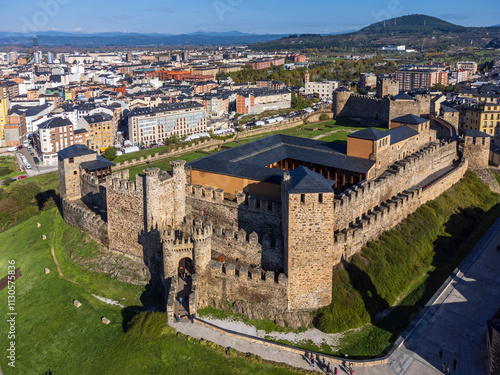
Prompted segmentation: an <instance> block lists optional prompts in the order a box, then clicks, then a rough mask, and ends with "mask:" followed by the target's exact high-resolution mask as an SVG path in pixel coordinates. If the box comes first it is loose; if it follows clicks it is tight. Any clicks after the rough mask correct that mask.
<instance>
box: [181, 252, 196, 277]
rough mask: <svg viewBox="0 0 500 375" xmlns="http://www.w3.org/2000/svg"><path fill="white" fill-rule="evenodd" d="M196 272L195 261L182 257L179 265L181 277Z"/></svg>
mask: <svg viewBox="0 0 500 375" xmlns="http://www.w3.org/2000/svg"><path fill="white" fill-rule="evenodd" d="M193 273H194V262H193V260H192V259H191V258H187V257H186V258H182V259H181V260H179V264H178V266H177V275H178V276H179V277H181V278H183V277H186V276H191V275H192V274H193Z"/></svg>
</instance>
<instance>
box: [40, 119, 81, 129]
mask: <svg viewBox="0 0 500 375" xmlns="http://www.w3.org/2000/svg"><path fill="white" fill-rule="evenodd" d="M72 125H73V123H72V122H71V121H70V120H68V119H66V118H62V117H52V118H50V119H48V120H47V121H44V122H42V123H41V124H40V125H38V129H53V128H60V127H62V126H72Z"/></svg>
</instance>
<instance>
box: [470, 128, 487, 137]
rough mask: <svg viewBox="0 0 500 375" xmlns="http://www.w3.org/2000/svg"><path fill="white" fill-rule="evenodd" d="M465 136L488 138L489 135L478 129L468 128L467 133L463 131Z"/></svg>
mask: <svg viewBox="0 0 500 375" xmlns="http://www.w3.org/2000/svg"><path fill="white" fill-rule="evenodd" d="M465 136H466V137H481V138H489V137H490V136H489V135H488V134H486V133H483V132H482V131H480V130H474V129H469V130H467V133H465Z"/></svg>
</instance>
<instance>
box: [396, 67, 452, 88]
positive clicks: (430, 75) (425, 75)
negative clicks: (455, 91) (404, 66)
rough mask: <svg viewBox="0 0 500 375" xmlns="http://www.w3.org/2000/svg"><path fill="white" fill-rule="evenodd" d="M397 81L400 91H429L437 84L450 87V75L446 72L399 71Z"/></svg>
mask: <svg viewBox="0 0 500 375" xmlns="http://www.w3.org/2000/svg"><path fill="white" fill-rule="evenodd" d="M396 81H398V82H399V91H409V90H414V89H428V88H430V87H432V86H434V85H435V84H436V83H440V84H442V85H444V86H447V85H448V73H447V72H445V71H435V70H431V69H426V70H398V71H397V72H396Z"/></svg>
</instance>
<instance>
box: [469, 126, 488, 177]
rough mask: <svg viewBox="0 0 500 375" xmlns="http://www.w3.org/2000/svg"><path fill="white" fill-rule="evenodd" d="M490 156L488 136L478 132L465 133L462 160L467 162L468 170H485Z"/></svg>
mask: <svg viewBox="0 0 500 375" xmlns="http://www.w3.org/2000/svg"><path fill="white" fill-rule="evenodd" d="M489 156H490V136H489V135H488V134H486V133H484V132H482V131H479V130H467V133H465V143H464V158H467V160H468V161H469V169H486V168H488V160H489Z"/></svg>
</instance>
